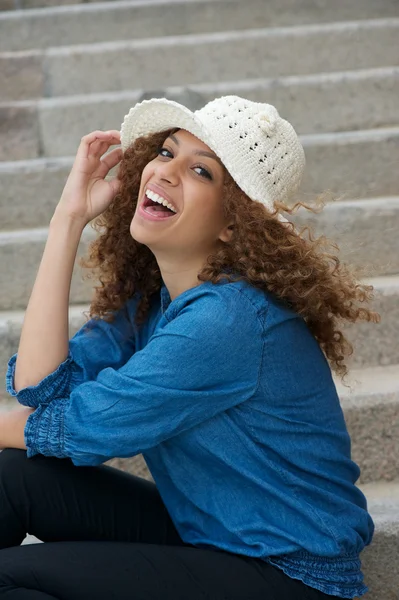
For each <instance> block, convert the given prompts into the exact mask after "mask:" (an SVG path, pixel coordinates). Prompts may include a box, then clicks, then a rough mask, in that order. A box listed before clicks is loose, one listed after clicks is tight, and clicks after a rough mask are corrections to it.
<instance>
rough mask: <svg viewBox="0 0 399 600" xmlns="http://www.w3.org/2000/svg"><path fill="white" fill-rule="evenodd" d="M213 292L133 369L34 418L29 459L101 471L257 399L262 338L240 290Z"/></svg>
mask: <svg viewBox="0 0 399 600" xmlns="http://www.w3.org/2000/svg"><path fill="white" fill-rule="evenodd" d="M215 287H216V289H215V290H213V289H210V290H209V289H208V290H207V291H206V292H204V294H203V295H200V296H199V297H198V298H196V299H195V300H194V301H192V302H190V303H188V304H187V305H185V306H183V307H182V309H181V311H180V312H179V313H178V314H177V316H175V318H174V319H173V320H172V321H170V322H166V324H165V325H164V326H163V327H162V328H159V329H158V330H157V331H156V332H155V333H154V334H153V335H152V337H151V338H150V340H149V341H148V343H147V345H146V346H145V348H144V349H143V350H141V351H139V352H136V353H135V354H134V355H133V356H132V357H131V358H130V359H129V360H128V361H127V363H126V364H124V365H123V366H122V367H121V368H119V369H115V368H112V367H107V368H105V369H103V370H102V371H101V372H100V373H99V374H98V376H97V378H96V380H95V381H88V382H85V383H83V384H81V385H79V386H78V387H76V388H75V389H74V390H73V391H72V393H71V394H70V396H69V397H65V398H62V399H59V400H58V401H57V402H54V403H51V404H49V405H47V406H45V405H44V406H40V407H39V408H38V409H37V410H36V411H35V412H34V413H32V414H31V415H30V416H29V417H28V421H27V424H26V428H25V442H26V446H27V448H28V458H29V457H31V456H33V455H35V454H38V453H40V454H44V455H47V456H56V457H59V458H66V457H69V458H71V460H72V461H73V463H74V464H75V465H78V466H79V465H82V466H83V465H97V464H100V463H102V462H105V461H106V460H109V459H110V458H113V457H115V456H119V457H129V456H134V455H136V454H139V453H141V452H144V451H145V450H147V449H149V448H151V447H154V446H156V445H158V444H160V443H162V442H164V441H166V440H168V439H170V438H172V437H174V436H176V435H178V434H180V433H182V432H184V431H186V430H188V429H190V428H192V427H194V426H195V425H197V424H199V423H202V422H204V421H206V420H208V419H211V418H212V417H214V416H215V415H217V414H218V413H220V412H222V411H225V410H227V409H229V408H231V407H233V406H235V405H237V404H239V403H241V402H245V401H246V400H247V399H249V398H250V397H252V395H253V394H254V393H255V391H256V388H257V385H258V379H259V372H260V366H261V360H262V334H261V331H262V329H261V326H260V323H259V322H258V319H257V315H256V312H255V309H254V308H253V307H252V305H251V303H250V302H249V301H248V300H247V298H246V297H245V296H243V295H242V294H241V293H240V292H239V291H237V290H235V289H232V288H230V289H229V290H224V292H221V291H219V290H218V286H215Z"/></svg>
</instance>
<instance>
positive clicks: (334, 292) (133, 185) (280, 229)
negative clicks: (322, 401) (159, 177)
mask: <svg viewBox="0 0 399 600" xmlns="http://www.w3.org/2000/svg"><path fill="white" fill-rule="evenodd" d="M175 131H177V128H175V129H169V130H167V131H163V132H160V133H156V134H152V135H147V136H143V137H140V138H138V139H137V140H136V141H135V142H134V144H132V146H131V147H130V148H129V149H128V150H127V151H126V152H125V154H124V156H123V159H122V161H121V163H120V166H119V170H118V178H119V179H120V180H121V186H120V189H119V191H118V193H117V195H116V196H115V198H114V200H113V201H112V203H111V204H110V206H109V207H108V209H107V210H106V211H104V212H103V213H102V214H101V215H100V216H99V217H97V218H96V219H94V220H93V221H92V222H91V226H92V227H93V228H94V229H95V230H96V231H97V232H98V233H101V228H103V229H104V228H105V231H103V232H102V233H101V235H99V236H98V237H97V238H96V239H95V240H94V241H92V242H91V244H90V246H89V250H88V256H87V257H86V258H85V257H83V258H81V259H80V260H79V264H80V266H82V267H84V268H87V269H90V273H88V274H86V276H85V278H93V277H95V278H96V279H98V281H99V282H100V284H101V285H100V286H97V287H95V293H94V297H93V299H92V302H91V305H90V310H89V315H90V317H91V318H93V319H98V318H103V319H104V320H105V321H107V322H110V323H111V322H112V321H113V320H114V314H113V311H117V310H118V309H120V308H121V307H122V306H123V305H124V304H125V303H126V301H127V300H128V299H129V298H132V297H133V295H135V294H136V293H137V292H139V294H140V296H139V301H138V305H137V311H136V317H135V323H136V325H137V326H140V325H141V324H142V323H144V321H145V319H146V316H147V313H148V310H149V307H150V303H151V297H152V296H153V294H156V293H157V292H159V290H160V287H161V284H162V277H161V273H160V269H159V267H158V263H157V261H156V259H155V257H154V255H153V253H152V252H151V251H150V250H149V248H148V247H147V246H145V245H144V244H141V243H139V242H137V241H136V240H134V239H133V238H132V236H131V234H130V223H131V221H132V219H133V215H134V212H135V210H136V205H137V197H138V193H139V188H140V182H141V174H142V171H143V169H144V167H145V166H146V165H147V163H148V162H150V161H151V160H153V159H154V158H155V157H156V156H157V154H158V151H159V148H160V147H161V146H162V144H163V142H164V141H165V139H166V138H167V137H168V135H169V134H170V133H172V132H175ZM323 197H324V194H322V195H320V196H319V197H318V198H317V200H321V201H323ZM222 201H223V211H224V215H225V217H226V219H231V218H233V219H234V222H235V224H234V230H233V235H232V237H231V240H230V241H229V242H221V243H220V247H219V248H218V250H217V252H216V253H214V254H212V255H210V256H209V257H208V259H207V262H206V264H205V265H204V267H203V269H202V270H201V271H200V272H199V273H198V279H199V280H200V281H212V282H213V283H215V284H217V283H218V282H220V280H221V279H222V278H223V277H224V278H226V277H227V279H228V280H229V281H238V280H242V279H244V280H246V281H247V282H248V283H250V284H251V285H253V286H255V287H257V288H260V289H262V290H264V291H265V292H268V293H272V294H274V295H275V296H276V297H278V298H279V299H280V300H281V301H283V302H285V303H286V304H287V305H288V306H289V307H290V308H292V309H293V310H295V311H296V312H297V313H298V314H299V315H301V316H302V317H303V319H304V320H305V322H306V324H307V326H308V328H309V329H310V331H311V333H312V334H313V336H314V337H315V339H316V340H317V341H318V343H319V345H320V347H321V348H322V350H323V352H324V354H325V356H326V357H327V359H328V361H329V363H330V365H331V368H332V369H333V370H334V371H335V372H336V373H337V374H338V375H340V376H341V377H342V379H343V378H344V377H345V375H346V374H347V372H348V369H347V366H346V365H345V363H344V362H343V361H344V359H345V357H346V356H349V355H351V354H352V353H353V346H352V344H351V343H350V342H349V341H348V340H347V339H346V337H345V336H344V334H343V333H342V331H340V329H339V326H340V325H339V323H340V321H342V320H343V321H348V322H352V323H353V322H355V321H358V320H366V321H373V322H374V323H377V322H379V321H380V315H379V314H378V313H376V312H372V311H371V310H369V309H367V308H363V307H359V306H358V305H357V304H358V303H362V302H366V301H370V300H371V299H372V298H373V294H372V291H373V289H374V288H373V286H372V285H363V284H361V283H359V282H358V280H357V277H356V275H355V272H354V270H353V269H351V268H350V267H349V266H348V265H345V264H341V262H340V260H339V258H338V257H337V256H336V254H334V253H333V252H329V251H328V250H327V247H328V246H332V247H333V248H335V249H336V250H337V251H338V250H339V248H338V246H337V245H336V244H335V243H333V242H330V241H329V240H327V238H326V237H325V236H320V237H318V238H315V237H314V235H313V232H312V231H311V229H310V227H309V226H304V227H302V229H301V230H299V231H297V230H296V229H295V226H294V224H293V223H291V222H290V223H283V222H281V221H279V220H278V219H277V218H276V214H277V212H280V211H284V212H286V213H289V214H290V215H292V214H294V213H295V211H296V210H297V209H298V208H299V207H304V208H306V209H307V210H311V211H312V212H318V210H320V209H316V208H313V207H311V206H309V205H307V204H304V203H303V202H296V203H295V204H294V205H293V206H291V207H289V206H288V205H287V204H285V203H284V202H276V203H275V212H273V213H271V212H269V211H268V210H267V209H266V208H265V206H264V205H263V204H261V203H260V202H257V201H253V200H251V199H250V198H249V197H248V196H247V195H246V194H245V193H244V192H243V191H242V190H241V189H240V188H239V187H238V185H237V184H236V183H235V181H234V180H233V179H232V177H231V175H230V174H229V173H228V171H227V170H225V180H224V189H223V199H222ZM305 234H307V238H306V237H305ZM226 269H228V270H229V272H228V273H226Z"/></svg>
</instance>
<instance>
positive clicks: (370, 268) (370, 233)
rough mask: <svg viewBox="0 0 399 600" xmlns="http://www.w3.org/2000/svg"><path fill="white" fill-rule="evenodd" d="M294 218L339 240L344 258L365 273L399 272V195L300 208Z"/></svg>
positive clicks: (294, 220)
mask: <svg viewBox="0 0 399 600" xmlns="http://www.w3.org/2000/svg"><path fill="white" fill-rule="evenodd" d="M287 216H288V215H287ZM292 221H293V222H294V223H295V224H296V226H297V228H298V229H299V228H300V227H302V226H309V227H311V228H312V229H314V232H315V234H316V235H317V236H319V235H325V236H327V238H329V239H331V240H332V241H335V242H336V243H337V244H338V245H339V247H340V253H339V256H340V259H341V261H342V262H348V263H350V264H351V265H353V266H355V267H358V268H359V269H362V270H363V273H364V275H367V276H378V275H388V274H395V273H399V236H398V235H397V232H398V230H399V196H397V197H394V196H391V197H386V198H373V199H360V200H343V201H336V202H333V203H331V204H326V206H325V207H324V208H323V210H322V211H321V212H320V213H318V214H314V213H312V212H310V211H307V210H305V209H302V210H299V212H298V213H297V214H296V215H295V216H293V217H292Z"/></svg>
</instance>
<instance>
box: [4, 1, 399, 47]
mask: <svg viewBox="0 0 399 600" xmlns="http://www.w3.org/2000/svg"><path fill="white" fill-rule="evenodd" d="M2 1H3V2H8V4H9V7H10V8H13V4H14V3H15V4H17V3H18V4H20V7H21V8H35V7H37V6H43V7H45V6H47V7H51V6H52V5H54V4H55V2H54V0H2ZM63 4H66V6H62V5H63ZM72 4H76V0H75V1H72V0H64V1H63V2H60V0H57V5H56V7H54V8H43V9H42V10H30V11H24V12H18V13H11V14H3V15H1V14H0V51H7V50H25V49H30V48H46V47H49V46H61V45H72V44H80V43H85V44H86V43H92V42H105V41H111V40H114V39H120V40H122V39H140V38H145V37H148V38H151V37H156V36H164V35H181V34H189V33H202V32H207V31H208V32H212V31H225V30H230V29H231V30H238V29H247V28H253V27H279V26H286V25H300V24H304V25H306V24H309V23H323V22H328V21H338V20H340V21H341V20H357V19H373V18H380V17H384V18H385V17H389V16H391V17H395V16H396V17H398V16H399V9H398V7H397V4H396V3H395V2H394V1H392V0H381V1H380V2H379V4H378V6H377V5H376V3H375V2H372V1H371V0H368V1H365V0H362V1H359V0H358V1H355V2H354V1H352V2H349V3H348V2H347V1H346V0H339V1H336V2H334V4H332V3H326V2H313V3H312V4H309V3H308V2H303V1H302V2H297V1H296V0H284V1H282V0H273V1H269V2H268V5H267V10H265V3H264V0H246V2H245V3H244V2H242V1H241V0H230V1H226V0H201V1H198V0H197V1H189V2H188V1H187V0H183V1H178V2H176V1H175V2H164V1H159V2H136V1H123V2H121V1H119V2H117V1H116V2H105V3H104V4H103V5H102V6H101V5H100V6H99V7H98V6H93V5H92V4H77V5H76V6H74V7H73V9H71V6H69V5H72ZM0 6H1V5H0ZM60 7H61V8H60ZM337 15H339V18H337Z"/></svg>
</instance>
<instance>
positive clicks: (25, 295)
mask: <svg viewBox="0 0 399 600" xmlns="http://www.w3.org/2000/svg"><path fill="white" fill-rule="evenodd" d="M293 222H294V223H295V224H296V226H297V228H298V230H299V229H300V228H301V227H302V226H305V225H309V226H310V227H312V228H313V229H314V232H315V234H316V235H321V234H324V235H326V236H327V237H328V238H329V239H331V240H332V241H333V242H335V243H338V245H339V247H340V252H339V258H340V260H341V261H342V262H349V263H350V264H351V265H353V266H355V267H358V268H359V276H369V277H370V276H377V275H387V274H395V273H399V237H398V235H397V231H398V229H399V197H396V198H395V197H393V198H376V199H373V200H355V201H342V202H336V203H334V204H330V205H327V206H326V207H324V209H323V211H322V212H321V213H319V214H314V213H312V212H310V211H306V210H305V209H303V213H302V214H301V213H300V214H299V215H296V216H295V217H294V218H293ZM47 237H48V228H47V227H42V228H37V229H19V230H15V231H3V232H0V258H1V260H0V280H1V281H2V282H3V285H2V286H1V288H0V310H12V309H15V308H21V309H23V308H25V307H26V306H27V304H28V301H29V297H30V294H31V291H32V287H33V284H34V281H35V278H36V274H37V270H38V268H39V265H40V261H41V258H42V255H43V251H44V248H45V244H46V241H47ZM96 237H97V233H96V232H95V231H94V230H93V228H92V227H91V226H87V227H86V228H85V230H84V232H83V235H82V238H81V243H80V246H79V249H78V255H77V258H80V257H81V256H83V255H85V254H86V252H87V250H88V246H89V243H90V242H91V241H92V240H94V239H95V238H96ZM332 250H333V251H334V252H336V251H335V250H334V249H332ZM360 269H361V270H360ZM91 297H92V283H91V282H90V281H83V280H82V270H81V268H80V266H79V265H78V264H77V260H76V261H75V268H74V274H73V279H72V285H71V296H70V298H71V303H73V304H75V303H80V302H89V301H90V298H91Z"/></svg>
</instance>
